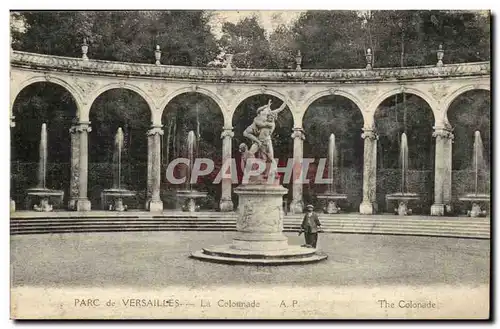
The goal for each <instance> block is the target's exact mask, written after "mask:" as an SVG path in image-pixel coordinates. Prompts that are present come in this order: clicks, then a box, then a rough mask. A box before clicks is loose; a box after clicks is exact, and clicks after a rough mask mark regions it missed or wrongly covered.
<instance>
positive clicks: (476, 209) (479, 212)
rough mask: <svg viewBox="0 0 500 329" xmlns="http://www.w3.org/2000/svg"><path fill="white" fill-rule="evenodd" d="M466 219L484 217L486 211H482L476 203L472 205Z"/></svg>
mask: <svg viewBox="0 0 500 329" xmlns="http://www.w3.org/2000/svg"><path fill="white" fill-rule="evenodd" d="M467 216H468V217H485V216H486V210H482V209H481V206H479V204H477V203H475V202H474V203H472V209H471V210H468V211H467Z"/></svg>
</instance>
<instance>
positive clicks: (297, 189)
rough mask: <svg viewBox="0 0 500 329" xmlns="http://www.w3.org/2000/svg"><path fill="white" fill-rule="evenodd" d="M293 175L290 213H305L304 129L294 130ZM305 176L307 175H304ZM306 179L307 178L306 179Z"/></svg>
mask: <svg viewBox="0 0 500 329" xmlns="http://www.w3.org/2000/svg"><path fill="white" fill-rule="evenodd" d="M292 138H293V175H292V177H293V178H292V179H293V181H292V183H293V185H292V193H293V197H292V203H291V204H290V212H291V213H292V214H301V213H302V212H303V211H304V201H303V198H302V188H303V184H302V183H303V180H302V177H301V176H302V160H303V158H304V140H305V139H306V135H305V133H304V130H303V129H302V128H293V133H292ZM304 175H305V173H304ZM304 178H305V177H304Z"/></svg>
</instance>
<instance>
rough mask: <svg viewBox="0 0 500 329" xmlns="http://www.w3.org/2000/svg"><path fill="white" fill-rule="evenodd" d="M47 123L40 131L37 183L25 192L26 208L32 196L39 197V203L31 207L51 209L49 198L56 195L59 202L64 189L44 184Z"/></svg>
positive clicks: (39, 209) (62, 197) (37, 209)
mask: <svg viewBox="0 0 500 329" xmlns="http://www.w3.org/2000/svg"><path fill="white" fill-rule="evenodd" d="M47 155H48V153H47V124H46V123H43V124H42V131H41V135H40V153H39V157H40V160H39V162H38V184H37V187H34V188H30V189H28V190H27V191H26V192H27V194H28V198H27V204H28V207H27V208H28V209H30V208H31V199H32V198H33V197H35V198H38V199H39V204H35V205H34V206H33V209H34V210H35V211H52V210H53V206H52V204H50V198H51V197H56V198H57V199H58V200H59V201H60V202H61V203H62V201H63V199H64V191H59V190H51V189H48V188H47V186H46V177H47Z"/></svg>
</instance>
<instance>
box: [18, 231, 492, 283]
mask: <svg viewBox="0 0 500 329" xmlns="http://www.w3.org/2000/svg"><path fill="white" fill-rule="evenodd" d="M233 235H234V232H128V233H127V232H123V233H78V234H76V233H75V234H43V235H23V236H12V237H11V282H12V286H15V287H18V286H31V287H36V286H39V287H117V286H122V287H139V288H141V287H143V288H146V287H148V288H155V287H163V288H164V287H166V286H173V285H177V286H178V285H183V286H184V285H185V286H187V287H196V288H199V287H206V286H228V285H232V284H235V285H242V284H243V285H248V286H252V285H267V284H273V285H280V284H286V285H291V286H297V287H308V286H321V285H333V286H357V285H363V286H379V285H398V284H399V285H442V284H444V285H460V286H465V285H467V286H478V285H484V284H489V280H490V273H489V272H490V241H489V240H476V239H459V238H436V237H412V236H384V235H358V234H329V233H325V234H322V235H320V238H319V245H318V247H319V249H321V250H322V251H324V252H326V253H327V254H328V259H327V260H326V261H323V262H320V263H316V264H309V265H290V266H269V267H267V266H248V265H225V264H214V263H207V262H202V261H199V260H195V259H192V258H190V257H189V255H190V253H191V252H192V251H195V250H199V249H201V248H202V247H206V246H210V245H218V244H221V243H229V242H230V241H231V239H232V237H233ZM287 236H288V237H289V244H292V245H300V244H302V243H303V237H302V236H301V237H298V236H297V235H296V234H293V233H290V234H287Z"/></svg>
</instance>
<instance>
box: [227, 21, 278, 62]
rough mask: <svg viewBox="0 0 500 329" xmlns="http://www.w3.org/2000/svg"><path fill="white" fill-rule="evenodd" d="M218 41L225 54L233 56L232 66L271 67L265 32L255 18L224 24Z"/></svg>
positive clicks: (270, 55)
mask: <svg viewBox="0 0 500 329" xmlns="http://www.w3.org/2000/svg"><path fill="white" fill-rule="evenodd" d="M222 33H223V35H222V37H221V38H220V40H219V44H220V47H221V49H222V50H223V51H224V52H225V53H229V54H233V55H234V57H233V64H234V65H235V66H236V67H241V68H269V67H272V66H273V65H272V53H271V50H270V45H269V40H268V39H267V38H266V33H265V30H264V29H263V28H262V27H261V26H260V24H259V22H258V20H257V18H256V17H246V18H244V19H242V20H240V21H239V22H238V23H236V24H234V23H230V22H226V23H224V25H223V26H222Z"/></svg>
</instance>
